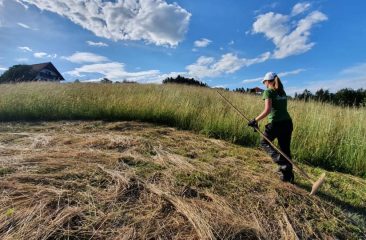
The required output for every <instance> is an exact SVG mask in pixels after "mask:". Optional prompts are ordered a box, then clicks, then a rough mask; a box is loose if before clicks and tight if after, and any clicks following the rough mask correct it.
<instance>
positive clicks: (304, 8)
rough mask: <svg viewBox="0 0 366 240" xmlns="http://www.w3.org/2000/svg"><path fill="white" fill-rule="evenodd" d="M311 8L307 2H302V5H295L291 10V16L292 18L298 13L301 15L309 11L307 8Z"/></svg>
mask: <svg viewBox="0 0 366 240" xmlns="http://www.w3.org/2000/svg"><path fill="white" fill-rule="evenodd" d="M310 7H311V4H310V3H308V2H302V3H297V4H296V5H295V6H294V7H293V8H292V12H291V15H292V16H296V15H298V14H300V13H303V12H305V11H307V10H309V8H310Z"/></svg>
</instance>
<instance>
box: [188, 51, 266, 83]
mask: <svg viewBox="0 0 366 240" xmlns="http://www.w3.org/2000/svg"><path fill="white" fill-rule="evenodd" d="M269 57H270V53H269V52H266V53H264V54H262V55H260V56H259V57H257V58H252V59H247V58H239V57H238V56H237V55H234V54H233V53H227V54H224V55H222V56H221V58H220V59H219V60H218V61H216V60H215V59H214V58H212V57H205V56H201V57H199V58H198V59H197V61H196V63H194V64H191V65H188V66H187V67H186V69H187V71H188V74H189V75H190V76H193V77H198V78H205V77H218V76H220V75H222V74H229V73H234V72H236V71H238V70H240V69H241V68H243V67H247V66H250V65H252V64H256V63H261V62H264V61H266V60H268V59H269Z"/></svg>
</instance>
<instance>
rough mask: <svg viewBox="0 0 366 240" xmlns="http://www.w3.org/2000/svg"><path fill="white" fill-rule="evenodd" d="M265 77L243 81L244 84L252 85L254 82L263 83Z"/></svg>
mask: <svg viewBox="0 0 366 240" xmlns="http://www.w3.org/2000/svg"><path fill="white" fill-rule="evenodd" d="M262 79H263V77H257V78H249V79H245V80H243V81H242V83H252V82H260V81H262Z"/></svg>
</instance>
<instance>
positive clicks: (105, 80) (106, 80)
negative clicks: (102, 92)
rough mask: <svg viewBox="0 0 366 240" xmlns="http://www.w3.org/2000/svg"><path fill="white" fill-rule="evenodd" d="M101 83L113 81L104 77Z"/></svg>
mask: <svg viewBox="0 0 366 240" xmlns="http://www.w3.org/2000/svg"><path fill="white" fill-rule="evenodd" d="M100 82H101V83H113V82H112V81H111V80H109V79H108V78H103V79H102V80H101V81H100Z"/></svg>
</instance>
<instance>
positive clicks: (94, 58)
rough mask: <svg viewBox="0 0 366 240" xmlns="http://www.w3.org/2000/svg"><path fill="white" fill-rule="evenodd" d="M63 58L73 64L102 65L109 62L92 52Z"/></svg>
mask: <svg viewBox="0 0 366 240" xmlns="http://www.w3.org/2000/svg"><path fill="white" fill-rule="evenodd" d="M62 58H63V59H66V60H68V61H70V62H73V63H100V62H106V61H108V58H106V57H104V56H100V55H97V54H94V53H90V52H76V53H74V54H73V55H71V56H68V57H62Z"/></svg>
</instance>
